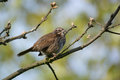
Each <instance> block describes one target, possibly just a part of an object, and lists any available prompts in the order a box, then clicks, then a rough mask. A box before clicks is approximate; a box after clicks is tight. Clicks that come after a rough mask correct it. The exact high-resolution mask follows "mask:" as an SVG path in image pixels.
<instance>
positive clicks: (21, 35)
mask: <svg viewBox="0 0 120 80" xmlns="http://www.w3.org/2000/svg"><path fill="white" fill-rule="evenodd" d="M55 8H57V6H56V3H55V2H53V3H51V8H50V10H49V11H48V13H47V14H46V15H45V16H44V17H43V18H42V20H41V21H40V23H39V24H38V25H37V26H36V27H34V28H33V29H31V30H29V31H27V32H23V33H22V34H20V35H18V36H15V37H12V38H8V39H6V40H2V41H0V45H5V44H6V43H9V42H11V41H13V40H16V39H21V38H23V39H26V38H27V37H26V35H27V34H29V33H31V32H34V31H36V30H37V29H38V28H39V26H40V25H41V24H42V23H43V22H45V21H46V20H47V17H48V15H49V14H50V13H51V11H52V10H53V9H55ZM5 30H6V29H5ZM5 30H3V31H2V32H1V33H0V35H1V34H2V33H3V32H4V31H5Z"/></svg>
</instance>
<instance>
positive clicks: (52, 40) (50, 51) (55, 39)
mask: <svg viewBox="0 0 120 80" xmlns="http://www.w3.org/2000/svg"><path fill="white" fill-rule="evenodd" d="M65 33H66V30H64V29H63V28H62V27H58V28H56V29H55V30H54V31H53V32H51V33H48V34H46V35H43V36H42V37H40V38H39V39H38V40H37V41H36V42H35V43H34V45H33V46H32V47H30V48H28V49H27V50H24V51H22V52H20V53H19V54H17V56H23V55H25V54H26V53H28V52H39V54H38V56H42V55H45V56H46V57H48V58H51V57H56V56H57V53H59V52H60V51H61V49H62V48H63V46H64V44H65V42H66V37H65Z"/></svg>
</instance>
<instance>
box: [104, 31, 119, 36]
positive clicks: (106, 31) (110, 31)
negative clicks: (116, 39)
mask: <svg viewBox="0 0 120 80" xmlns="http://www.w3.org/2000/svg"><path fill="white" fill-rule="evenodd" d="M106 32H109V33H112V34H117V35H120V33H117V32H113V31H110V30H106Z"/></svg>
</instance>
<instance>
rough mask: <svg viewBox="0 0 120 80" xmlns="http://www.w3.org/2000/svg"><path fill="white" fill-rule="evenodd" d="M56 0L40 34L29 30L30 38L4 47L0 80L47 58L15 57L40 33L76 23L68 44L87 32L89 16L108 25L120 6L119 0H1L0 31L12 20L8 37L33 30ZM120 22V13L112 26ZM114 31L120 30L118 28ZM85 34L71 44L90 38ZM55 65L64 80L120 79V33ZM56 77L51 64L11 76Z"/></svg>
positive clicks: (31, 79)
mask: <svg viewBox="0 0 120 80" xmlns="http://www.w3.org/2000/svg"><path fill="white" fill-rule="evenodd" d="M53 1H55V2H56V3H57V5H58V8H57V9H55V10H53V11H52V13H51V14H50V15H49V17H48V20H47V21H45V22H44V23H43V24H42V25H41V26H40V27H39V29H38V30H37V31H36V32H33V33H30V34H28V35H27V39H18V40H15V41H12V42H10V43H8V44H7V46H3V45H0V80H1V79H3V78H4V77H6V76H8V75H9V74H11V73H13V72H15V71H16V70H18V69H20V68H21V67H24V66H26V65H29V64H32V63H34V62H35V61H39V60H41V59H44V57H45V56H41V57H38V56H37V55H38V53H29V54H27V55H25V56H22V57H17V56H16V55H17V53H19V52H21V51H22V50H25V49H27V48H29V47H30V46H32V45H33V44H34V43H35V42H36V41H37V40H38V39H39V38H40V36H42V35H44V34H46V33H49V32H51V31H53V30H54V29H55V28H56V27H60V26H61V27H63V28H65V29H68V28H69V27H70V25H71V23H72V22H74V24H75V25H77V26H78V28H77V29H74V30H72V31H70V32H69V33H68V34H67V36H66V37H67V42H66V45H65V47H66V46H67V45H68V44H70V43H71V42H72V41H74V40H75V39H76V38H77V37H78V36H79V35H80V34H81V33H82V32H84V30H85V29H86V28H87V23H88V21H89V17H93V18H94V19H95V20H97V21H98V22H100V23H101V24H103V25H104V24H105V23H106V22H107V20H108V19H109V17H110V14H111V13H112V12H114V11H115V9H116V8H117V6H118V5H119V4H120V0H8V2H7V3H0V31H2V30H3V29H4V27H5V26H6V24H7V23H8V21H11V24H12V29H11V30H10V37H13V36H17V35H19V34H21V33H22V32H24V31H28V30H30V29H31V28H33V27H35V26H36V25H37V24H38V23H39V22H40V20H41V18H42V17H43V16H44V15H45V14H46V13H47V12H48V10H49V9H50V3H51V2H53ZM118 23H120V12H119V13H118V15H117V16H116V18H115V19H114V22H113V25H114V24H118ZM99 30H100V26H98V25H95V27H94V28H93V29H91V30H89V32H88V33H87V35H89V34H90V35H91V38H92V37H93V36H95V34H97V32H98V31H99ZM113 30H114V31H116V32H120V29H119V27H117V28H114V29H113ZM87 35H86V36H85V37H84V38H83V39H81V40H80V41H78V42H77V43H76V44H74V45H73V46H72V47H71V48H74V47H77V46H80V45H82V44H84V43H86V42H87V41H88V40H89V39H87V38H86V37H87ZM65 47H64V48H65ZM52 67H53V68H54V70H55V72H56V74H57V76H58V78H59V79H60V80H120V36H118V35H114V34H110V33H105V34H103V35H102V36H101V37H100V38H99V39H98V40H96V41H95V42H94V43H93V44H91V45H90V46H88V47H86V48H85V49H83V50H81V51H77V52H75V53H73V54H71V55H69V56H67V57H64V58H62V59H60V60H58V61H55V62H53V63H52ZM54 79H55V78H54V76H53V74H52V72H51V71H50V69H49V68H48V66H46V65H43V66H40V67H37V68H34V69H32V70H29V71H27V72H25V73H23V74H21V75H19V76H17V77H16V78H14V79H13V80H54Z"/></svg>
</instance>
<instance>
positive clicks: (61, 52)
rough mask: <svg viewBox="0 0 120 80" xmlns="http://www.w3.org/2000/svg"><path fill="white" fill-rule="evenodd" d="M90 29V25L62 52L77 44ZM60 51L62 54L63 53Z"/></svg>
mask: <svg viewBox="0 0 120 80" xmlns="http://www.w3.org/2000/svg"><path fill="white" fill-rule="evenodd" d="M89 29H90V27H88V28H87V29H86V30H85V31H84V32H83V33H82V34H81V35H80V36H79V37H78V38H77V39H76V40H75V41H73V42H72V43H71V44H69V45H68V46H67V47H66V48H65V49H64V50H63V51H62V52H61V53H64V52H65V51H66V50H68V49H69V48H70V47H71V46H72V45H73V44H75V43H76V42H77V41H79V40H80V39H81V38H82V37H83V36H84V35H85V34H86V33H87V31H88V30H89ZM61 53H60V54H61Z"/></svg>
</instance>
